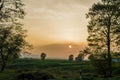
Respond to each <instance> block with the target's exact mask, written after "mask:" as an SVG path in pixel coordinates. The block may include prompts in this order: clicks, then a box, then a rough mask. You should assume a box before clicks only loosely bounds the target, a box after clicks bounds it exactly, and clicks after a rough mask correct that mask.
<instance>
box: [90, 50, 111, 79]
mask: <svg viewBox="0 0 120 80" xmlns="http://www.w3.org/2000/svg"><path fill="white" fill-rule="evenodd" d="M90 61H91V63H92V65H93V67H94V69H95V70H96V71H97V73H98V74H100V75H103V76H104V77H108V76H109V75H108V73H109V66H108V64H107V63H108V62H107V54H106V53H105V52H104V53H101V54H98V53H97V54H91V55H90Z"/></svg>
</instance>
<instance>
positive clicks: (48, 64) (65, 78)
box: [0, 59, 120, 80]
mask: <svg viewBox="0 0 120 80" xmlns="http://www.w3.org/2000/svg"><path fill="white" fill-rule="evenodd" d="M113 66H114V67H116V66H117V67H118V68H116V69H115V70H114V71H113V73H114V74H113V77H112V78H111V79H109V80H120V73H119V72H120V69H119V67H120V63H114V64H113ZM80 70H81V72H82V77H83V78H84V79H83V80H108V79H104V78H103V77H102V75H97V74H96V71H95V70H94V68H93V66H92V65H91V63H90V62H89V61H82V62H76V61H68V60H58V59H47V60H40V59H17V60H14V61H11V62H10V63H8V64H7V66H6V69H5V71H4V72H2V73H0V80H15V77H16V76H17V75H19V74H21V73H23V72H30V71H31V73H32V72H33V71H37V72H44V73H49V74H51V75H52V76H54V79H51V80H80ZM114 75H115V76H114Z"/></svg>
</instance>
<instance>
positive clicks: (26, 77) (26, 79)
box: [15, 71, 54, 80]
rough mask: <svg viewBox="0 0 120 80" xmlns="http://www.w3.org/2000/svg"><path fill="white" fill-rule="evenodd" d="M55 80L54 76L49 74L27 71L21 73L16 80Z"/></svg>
mask: <svg viewBox="0 0 120 80" xmlns="http://www.w3.org/2000/svg"><path fill="white" fill-rule="evenodd" d="M50 79H54V76H53V75H52V74H50V73H47V72H40V71H27V72H26V71H25V72H21V73H19V74H18V75H17V76H16V78H15V80H50Z"/></svg>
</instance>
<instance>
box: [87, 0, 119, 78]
mask: <svg viewBox="0 0 120 80" xmlns="http://www.w3.org/2000/svg"><path fill="white" fill-rule="evenodd" d="M119 7H120V0H101V2H98V3H95V4H94V5H93V6H92V7H91V8H90V9H89V12H88V14H87V18H89V19H90V21H89V25H88V33H89V36H88V39H87V40H88V44H89V46H90V48H91V50H92V52H94V53H95V51H96V50H97V51H100V52H104V51H107V58H108V59H107V60H108V63H107V64H108V66H109V67H108V69H109V73H108V74H109V76H111V75H112V63H111V61H112V58H111V51H119V48H120V14H119V13H120V8H119Z"/></svg>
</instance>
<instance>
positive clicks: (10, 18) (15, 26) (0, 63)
mask: <svg viewBox="0 0 120 80" xmlns="http://www.w3.org/2000/svg"><path fill="white" fill-rule="evenodd" d="M23 6H24V4H23V3H22V1H21V0H0V71H3V70H4V68H5V66H6V63H7V61H9V59H13V58H17V57H18V55H19V53H20V52H21V51H22V50H23V48H25V46H27V42H26V40H25V37H26V30H24V29H23V25H22V24H21V23H20V21H21V19H23V18H24V15H25V12H24V9H23Z"/></svg>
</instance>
